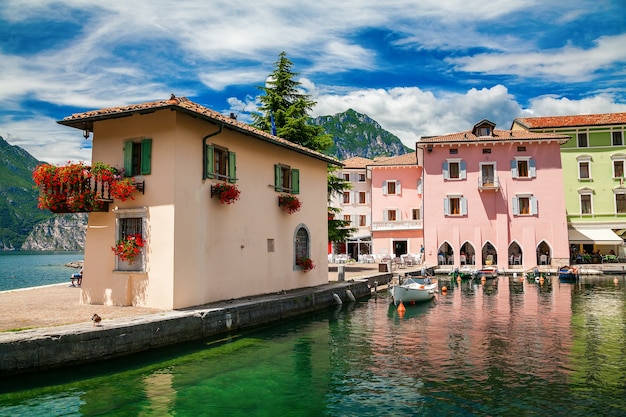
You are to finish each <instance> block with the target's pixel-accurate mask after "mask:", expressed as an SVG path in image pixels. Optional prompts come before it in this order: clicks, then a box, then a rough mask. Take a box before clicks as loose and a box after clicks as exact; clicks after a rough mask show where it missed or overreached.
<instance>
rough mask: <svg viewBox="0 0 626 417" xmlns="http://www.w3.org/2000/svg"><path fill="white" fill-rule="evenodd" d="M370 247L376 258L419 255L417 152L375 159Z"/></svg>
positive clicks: (420, 174)
mask: <svg viewBox="0 0 626 417" xmlns="http://www.w3.org/2000/svg"><path fill="white" fill-rule="evenodd" d="M368 169H369V170H370V171H371V177H372V192H371V194H372V226H371V227H372V246H373V251H374V254H375V255H376V256H377V258H379V259H380V258H382V257H385V256H389V257H391V258H396V257H402V256H403V255H407V254H411V255H419V253H420V248H421V245H422V243H423V227H424V226H423V222H422V167H421V166H419V165H418V158H417V152H411V153H408V154H404V155H400V156H396V157H391V158H381V159H377V160H375V161H374V162H373V163H372V164H371V165H368Z"/></svg>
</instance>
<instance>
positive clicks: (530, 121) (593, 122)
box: [513, 113, 626, 129]
mask: <svg viewBox="0 0 626 417" xmlns="http://www.w3.org/2000/svg"><path fill="white" fill-rule="evenodd" d="M515 122H517V123H519V124H521V125H522V126H524V127H526V128H527V129H543V128H554V127H578V126H604V125H619V124H626V113H603V114H580V115H576V116H547V117H518V118H517V119H515V120H514V121H513V123H515Z"/></svg>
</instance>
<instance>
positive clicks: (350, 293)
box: [346, 290, 356, 301]
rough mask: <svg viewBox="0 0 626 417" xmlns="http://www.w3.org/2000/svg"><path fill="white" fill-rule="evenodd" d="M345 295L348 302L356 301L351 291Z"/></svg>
mask: <svg viewBox="0 0 626 417" xmlns="http://www.w3.org/2000/svg"><path fill="white" fill-rule="evenodd" d="M346 295H347V296H348V298H349V299H350V301H356V298H354V294H352V291H350V290H346Z"/></svg>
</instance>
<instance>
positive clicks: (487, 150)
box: [483, 148, 491, 153]
mask: <svg viewBox="0 0 626 417" xmlns="http://www.w3.org/2000/svg"><path fill="white" fill-rule="evenodd" d="M483 153H491V148H485V149H483Z"/></svg>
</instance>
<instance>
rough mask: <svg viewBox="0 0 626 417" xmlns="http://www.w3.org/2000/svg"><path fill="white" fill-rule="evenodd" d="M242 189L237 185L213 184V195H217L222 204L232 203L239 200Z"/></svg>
mask: <svg viewBox="0 0 626 417" xmlns="http://www.w3.org/2000/svg"><path fill="white" fill-rule="evenodd" d="M239 194H241V193H240V191H239V189H238V188H237V186H236V185H233V184H227V183H219V184H213V185H211V197H213V196H216V197H217V198H219V199H220V203H222V204H232V203H234V202H235V201H237V200H239Z"/></svg>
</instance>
